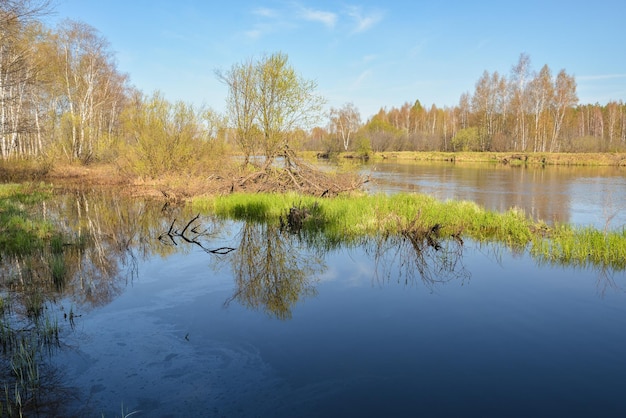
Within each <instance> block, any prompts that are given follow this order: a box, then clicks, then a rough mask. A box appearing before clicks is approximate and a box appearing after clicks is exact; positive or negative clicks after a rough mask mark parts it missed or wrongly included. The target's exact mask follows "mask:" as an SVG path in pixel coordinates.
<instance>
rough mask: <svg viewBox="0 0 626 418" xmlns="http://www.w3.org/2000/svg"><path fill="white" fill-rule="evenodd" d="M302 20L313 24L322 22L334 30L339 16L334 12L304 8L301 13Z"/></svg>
mask: <svg viewBox="0 0 626 418" xmlns="http://www.w3.org/2000/svg"><path fill="white" fill-rule="evenodd" d="M299 16H300V18H302V19H304V20H309V21H312V22H320V23H323V24H324V25H326V26H328V27H329V28H333V27H334V26H335V24H336V23H337V15H336V14H335V13H333V12H325V11H323V10H314V9H309V8H306V7H303V8H301V9H300V12H299Z"/></svg>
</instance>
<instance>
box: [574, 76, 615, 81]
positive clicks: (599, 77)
mask: <svg viewBox="0 0 626 418" xmlns="http://www.w3.org/2000/svg"><path fill="white" fill-rule="evenodd" d="M576 78H577V79H578V80H585V81H592V80H614V79H616V78H626V74H596V75H581V76H580V77H576Z"/></svg>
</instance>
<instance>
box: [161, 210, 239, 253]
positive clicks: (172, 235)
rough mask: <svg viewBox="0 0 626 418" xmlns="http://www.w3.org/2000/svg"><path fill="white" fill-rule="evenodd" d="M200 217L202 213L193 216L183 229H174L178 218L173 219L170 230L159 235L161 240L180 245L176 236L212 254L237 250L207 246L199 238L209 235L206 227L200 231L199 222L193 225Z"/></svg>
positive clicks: (165, 242)
mask: <svg viewBox="0 0 626 418" xmlns="http://www.w3.org/2000/svg"><path fill="white" fill-rule="evenodd" d="M199 218H200V214H198V215H196V216H195V217H194V218H192V219H191V220H190V221H189V222H187V224H186V225H185V227H184V228H183V230H182V231H179V230H177V229H174V225H175V224H176V219H174V220H173V221H172V224H171V225H170V228H169V230H168V231H167V232H165V233H163V234H161V235H159V241H161V242H162V243H164V244H166V245H178V242H177V241H176V238H180V239H182V240H183V241H185V242H187V243H189V244H194V245H197V246H199V247H200V248H202V249H203V250H204V251H205V252H207V253H210V254H219V255H223V254H228V253H229V252H231V251H235V248H231V247H220V248H214V249H211V248H207V247H205V246H204V244H202V242H200V241H199V238H200V237H203V236H208V235H209V234H208V231H207V230H206V229H205V230H203V231H199V230H198V228H199V227H200V225H199V224H198V225H194V226H192V225H193V223H194V222H196V221H197V220H198V219H199ZM168 238H169V241H168V240H167V239H168Z"/></svg>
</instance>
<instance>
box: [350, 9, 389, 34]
mask: <svg viewBox="0 0 626 418" xmlns="http://www.w3.org/2000/svg"><path fill="white" fill-rule="evenodd" d="M347 14H348V16H350V17H351V18H352V20H354V22H355V24H356V26H355V28H354V30H353V31H352V32H353V33H360V32H365V31H367V30H369V29H371V28H372V27H373V26H374V25H376V24H377V23H378V22H380V21H381V20H382V19H383V13H382V12H380V11H373V12H369V13H363V11H362V10H361V8H360V7H358V6H350V7H348V9H347Z"/></svg>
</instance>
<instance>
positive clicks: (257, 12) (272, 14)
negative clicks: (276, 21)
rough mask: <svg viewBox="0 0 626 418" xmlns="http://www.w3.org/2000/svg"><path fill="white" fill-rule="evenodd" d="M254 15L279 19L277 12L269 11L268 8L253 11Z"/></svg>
mask: <svg viewBox="0 0 626 418" xmlns="http://www.w3.org/2000/svg"><path fill="white" fill-rule="evenodd" d="M252 14H255V15H257V16H261V17H267V18H276V17H278V12H276V10H273V9H269V8H267V7H258V8H256V9H254V10H253V11H252Z"/></svg>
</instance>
